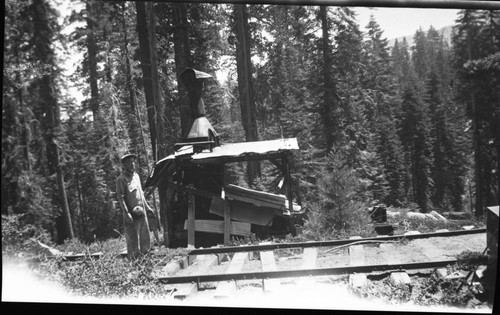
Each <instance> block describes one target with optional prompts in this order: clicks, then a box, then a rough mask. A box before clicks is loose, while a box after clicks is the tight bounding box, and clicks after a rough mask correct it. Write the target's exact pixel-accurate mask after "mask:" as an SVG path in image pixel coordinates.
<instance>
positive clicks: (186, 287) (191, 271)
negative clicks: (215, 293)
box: [173, 255, 219, 300]
mask: <svg viewBox="0 0 500 315" xmlns="http://www.w3.org/2000/svg"><path fill="white" fill-rule="evenodd" d="M218 263H219V258H218V257H217V255H198V256H197V257H196V260H195V261H194V262H193V263H192V264H191V265H190V266H189V267H188V268H186V269H185V272H184V275H185V276H189V275H205V274H207V271H208V269H209V268H210V267H212V266H214V265H217V264H218ZM176 289H177V291H176V292H174V294H173V297H174V299H179V300H184V299H186V298H188V297H189V296H190V295H191V294H193V293H194V292H196V291H198V284H196V283H188V284H178V285H176Z"/></svg>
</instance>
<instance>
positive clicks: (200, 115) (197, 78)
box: [176, 68, 219, 151]
mask: <svg viewBox="0 0 500 315" xmlns="http://www.w3.org/2000/svg"><path fill="white" fill-rule="evenodd" d="M208 78H212V76H211V75H210V74H208V73H205V72H201V71H198V70H195V69H191V68H186V69H184V70H182V71H181V72H180V74H179V79H180V81H181V82H182V84H183V85H184V87H185V88H186V89H187V91H188V97H189V108H190V117H191V121H192V125H191V129H190V130H189V133H188V134H187V136H186V137H185V138H184V139H183V143H179V144H177V145H176V147H178V146H182V145H188V144H192V145H193V148H195V151H201V150H203V149H206V148H210V149H212V148H213V147H214V146H217V145H219V136H218V134H217V132H216V131H215V129H214V128H213V127H212V124H210V122H209V121H208V119H207V118H206V117H205V115H206V112H205V102H204V101H203V98H202V93H203V85H204V80H205V79H208Z"/></svg>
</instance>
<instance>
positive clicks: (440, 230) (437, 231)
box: [436, 229, 450, 233]
mask: <svg viewBox="0 0 500 315" xmlns="http://www.w3.org/2000/svg"><path fill="white" fill-rule="evenodd" d="M449 231H450V230H448V229H439V230H436V233H441V232H449Z"/></svg>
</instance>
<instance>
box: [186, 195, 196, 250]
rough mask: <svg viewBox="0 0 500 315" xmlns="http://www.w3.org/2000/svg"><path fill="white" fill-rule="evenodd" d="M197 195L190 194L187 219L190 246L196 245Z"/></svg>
mask: <svg viewBox="0 0 500 315" xmlns="http://www.w3.org/2000/svg"><path fill="white" fill-rule="evenodd" d="M195 199H196V197H195V195H189V204H188V219H187V230H188V247H194V242H195V239H194V231H195V209H196V208H195Z"/></svg>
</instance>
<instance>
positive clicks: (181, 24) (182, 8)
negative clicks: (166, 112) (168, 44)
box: [172, 3, 193, 139]
mask: <svg viewBox="0 0 500 315" xmlns="http://www.w3.org/2000/svg"><path fill="white" fill-rule="evenodd" d="M172 8H173V23H172V24H173V25H172V26H173V28H174V52H175V70H176V73H177V74H179V73H180V71H182V69H184V68H186V67H189V66H191V54H190V52H189V28H188V21H187V7H186V4H185V3H175V4H173V5H172ZM177 86H178V89H179V100H180V104H179V109H180V119H181V135H180V136H181V139H183V138H185V137H186V136H187V135H188V133H189V130H190V128H191V125H192V123H193V122H192V119H191V110H190V107H189V97H188V95H187V91H186V88H185V87H184V86H183V85H182V83H181V81H180V80H179V78H177Z"/></svg>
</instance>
